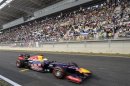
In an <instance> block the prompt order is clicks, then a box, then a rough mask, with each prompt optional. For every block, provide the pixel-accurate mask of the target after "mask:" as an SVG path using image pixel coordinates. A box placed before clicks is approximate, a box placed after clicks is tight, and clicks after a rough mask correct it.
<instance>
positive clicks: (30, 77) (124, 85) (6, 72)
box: [0, 51, 130, 86]
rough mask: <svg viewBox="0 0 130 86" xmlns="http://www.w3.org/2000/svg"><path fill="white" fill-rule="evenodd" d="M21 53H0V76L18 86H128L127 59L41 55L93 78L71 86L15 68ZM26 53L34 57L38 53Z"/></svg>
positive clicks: (48, 75) (31, 71) (45, 74)
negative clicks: (78, 68)
mask: <svg viewBox="0 0 130 86" xmlns="http://www.w3.org/2000/svg"><path fill="white" fill-rule="evenodd" d="M21 53H23V52H16V51H0V75H2V76H4V77H6V78H8V79H10V80H12V81H14V82H15V83H18V84H19V85H21V86H130V58H124V57H118V56H116V57H112V56H110V57H109V56H89V55H77V54H76V55H71V54H56V53H44V52H43V54H44V55H45V57H47V58H48V59H49V60H51V61H57V62H75V63H77V64H78V65H79V66H81V67H84V68H87V69H89V70H90V71H92V73H93V75H92V77H91V78H90V79H88V80H86V81H84V82H83V83H81V84H75V83H72V82H70V81H68V80H65V79H63V80H61V79H56V78H55V77H54V76H53V75H52V74H51V73H40V72H36V71H33V70H29V69H24V68H17V67H16V58H17V57H18V55H19V54H21ZM28 53H29V54H31V55H36V54H38V52H35V53H34V52H28ZM40 53H41V52H40ZM0 86H1V85H0Z"/></svg>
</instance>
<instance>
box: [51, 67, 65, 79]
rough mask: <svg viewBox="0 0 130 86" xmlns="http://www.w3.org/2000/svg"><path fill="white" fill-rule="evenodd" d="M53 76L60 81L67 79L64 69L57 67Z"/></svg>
mask: <svg viewBox="0 0 130 86" xmlns="http://www.w3.org/2000/svg"><path fill="white" fill-rule="evenodd" d="M53 75H54V76H55V77H56V78H59V79H62V78H64V77H65V71H64V69H63V68H62V67H55V68H54V69H53Z"/></svg>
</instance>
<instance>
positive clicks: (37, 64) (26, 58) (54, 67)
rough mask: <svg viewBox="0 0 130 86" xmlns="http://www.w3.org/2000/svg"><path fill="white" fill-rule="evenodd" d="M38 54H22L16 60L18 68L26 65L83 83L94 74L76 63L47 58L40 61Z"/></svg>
mask: <svg viewBox="0 0 130 86" xmlns="http://www.w3.org/2000/svg"><path fill="white" fill-rule="evenodd" d="M38 56H39V55H36V56H30V55H28V54H25V55H20V56H19V57H18V59H17V61H16V66H17V67H18V68H21V67H26V68H29V69H32V70H36V71H40V72H50V73H52V74H53V75H54V76H55V77H56V78H58V79H63V78H66V79H68V80H69V81H72V82H75V83H82V82H83V81H84V80H85V79H87V78H88V77H90V76H91V74H92V73H91V72H90V71H89V70H87V69H85V68H80V67H78V65H77V64H76V63H60V62H56V61H49V60H47V59H44V61H39V60H37V57H38Z"/></svg>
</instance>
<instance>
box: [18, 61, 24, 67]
mask: <svg viewBox="0 0 130 86" xmlns="http://www.w3.org/2000/svg"><path fill="white" fill-rule="evenodd" d="M16 66H17V67H18V68H21V67H23V66H24V64H23V62H22V61H20V60H17V61H16Z"/></svg>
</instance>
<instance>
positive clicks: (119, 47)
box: [0, 39, 130, 54]
mask: <svg viewBox="0 0 130 86" xmlns="http://www.w3.org/2000/svg"><path fill="white" fill-rule="evenodd" d="M15 45H16V46H10V45H9V44H6V45H4V46H2V45H1V46H0V49H1V50H28V51H51V52H80V53H112V54H116V53H119V54H130V39H125V40H100V41H99V40H98V41H92V40H91V41H80V42H75V41H71V42H70V41H69V42H53V43H52V42H50V43H38V44H37V45H36V46H23V45H22V46H18V45H17V44H15Z"/></svg>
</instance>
